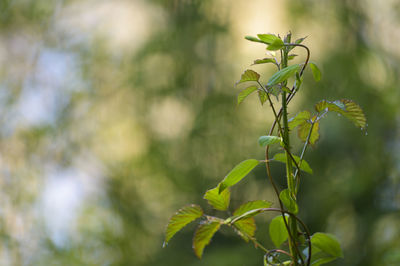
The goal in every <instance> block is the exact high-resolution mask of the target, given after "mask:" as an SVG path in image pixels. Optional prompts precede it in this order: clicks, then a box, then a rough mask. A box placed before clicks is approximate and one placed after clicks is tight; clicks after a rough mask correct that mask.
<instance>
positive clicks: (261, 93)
mask: <svg viewBox="0 0 400 266" xmlns="http://www.w3.org/2000/svg"><path fill="white" fill-rule="evenodd" d="M258 98H259V99H260V102H261V105H263V104H264V103H265V102H266V101H267V100H268V95H267V94H266V93H265V91H263V90H258Z"/></svg>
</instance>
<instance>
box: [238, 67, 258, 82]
mask: <svg viewBox="0 0 400 266" xmlns="http://www.w3.org/2000/svg"><path fill="white" fill-rule="evenodd" d="M259 78H260V74H258V73H257V72H255V71H254V70H251V69H247V70H246V71H245V72H244V73H243V74H242V76H241V78H240V80H239V81H238V82H236V84H239V83H243V82H246V81H258V80H259Z"/></svg>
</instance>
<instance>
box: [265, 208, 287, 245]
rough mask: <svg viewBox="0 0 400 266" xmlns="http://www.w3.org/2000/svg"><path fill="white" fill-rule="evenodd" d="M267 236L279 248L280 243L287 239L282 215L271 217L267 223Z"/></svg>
mask: <svg viewBox="0 0 400 266" xmlns="http://www.w3.org/2000/svg"><path fill="white" fill-rule="evenodd" d="M286 219H287V216H286ZM286 221H287V220H286ZM269 236H270V238H271V240H272V242H273V243H274V245H275V247H277V248H279V247H280V246H281V245H282V243H283V242H285V241H286V240H287V238H288V232H287V230H286V226H285V222H284V221H283V216H282V215H279V216H276V217H275V218H274V219H272V221H271V223H270V224H269Z"/></svg>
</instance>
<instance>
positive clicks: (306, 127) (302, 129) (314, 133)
mask: <svg viewBox="0 0 400 266" xmlns="http://www.w3.org/2000/svg"><path fill="white" fill-rule="evenodd" d="M316 118H317V117H316V116H314V117H313V118H312V119H311V120H312V121H315V119H316ZM310 130H311V123H310V122H309V120H306V121H305V122H304V123H302V124H300V125H299V128H298V130H297V135H298V136H299V138H300V139H301V140H302V141H303V142H306V141H307V137H308V134H309V133H310ZM318 139H319V121H318V122H314V126H313V128H312V130H311V135H310V139H309V143H311V144H312V145H314V144H315V143H316V142H317V141H318Z"/></svg>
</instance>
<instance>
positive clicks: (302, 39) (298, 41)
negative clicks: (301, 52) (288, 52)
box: [295, 36, 307, 44]
mask: <svg viewBox="0 0 400 266" xmlns="http://www.w3.org/2000/svg"><path fill="white" fill-rule="evenodd" d="M306 38H307V36H306V37H303V38H299V39H297V40H296V41H295V43H296V44H300V43H302V42H303V41H304V40H305V39H306Z"/></svg>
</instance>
